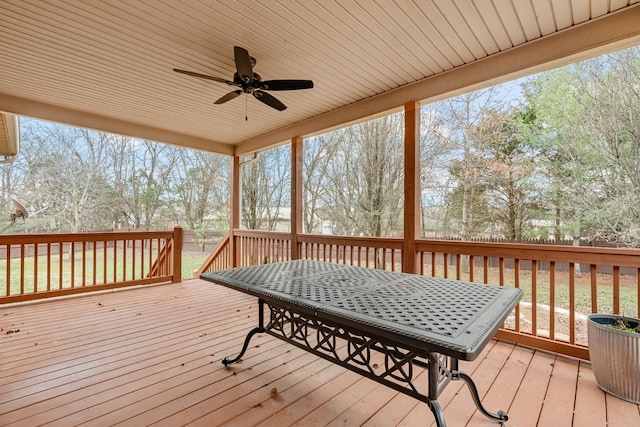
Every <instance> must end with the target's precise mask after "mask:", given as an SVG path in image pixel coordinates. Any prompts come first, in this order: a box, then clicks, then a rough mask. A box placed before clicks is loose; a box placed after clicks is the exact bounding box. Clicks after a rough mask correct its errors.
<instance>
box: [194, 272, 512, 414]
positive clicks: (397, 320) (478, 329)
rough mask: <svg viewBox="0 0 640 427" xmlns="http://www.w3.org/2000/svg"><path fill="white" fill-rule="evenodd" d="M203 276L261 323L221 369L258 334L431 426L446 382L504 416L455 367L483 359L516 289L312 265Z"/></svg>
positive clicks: (440, 412) (437, 411)
mask: <svg viewBox="0 0 640 427" xmlns="http://www.w3.org/2000/svg"><path fill="white" fill-rule="evenodd" d="M200 277H201V278H202V279H205V280H208V281H211V282H214V283H216V284H220V285H224V286H227V287H230V288H232V289H236V290H239V291H242V292H245V293H248V294H250V295H254V296H256V297H258V326H257V327H255V328H254V329H252V330H251V331H250V332H249V334H248V335H247V337H246V339H245V341H244V344H243V347H242V349H241V351H240V353H239V354H238V355H237V356H236V357H233V358H225V359H224V360H223V361H222V363H224V364H225V366H226V365H229V364H232V363H235V362H237V361H238V360H240V358H241V357H242V356H243V355H244V353H245V352H246V350H247V348H248V346H249V341H250V340H251V337H252V336H253V335H255V334H256V333H262V332H265V333H268V334H271V335H273V336H275V337H277V338H280V339H282V340H284V341H286V342H289V343H291V344H293V345H296V346H298V347H300V348H302V349H304V350H307V351H309V352H311V353H313V354H315V355H317V356H320V357H322V358H324V359H327V360H330V361H332V362H334V363H336V364H338V365H341V366H343V367H345V368H347V369H350V370H352V371H354V372H357V373H359V374H361V375H363V376H365V377H368V378H371V379H373V380H375V381H377V382H379V383H382V384H384V385H386V386H388V387H391V388H393V389H395V390H397V391H400V392H402V393H405V394H407V395H409V396H412V397H414V398H416V399H419V400H421V401H423V402H426V403H427V404H428V405H429V408H430V409H431V411H432V412H433V414H434V416H435V419H436V424H437V425H438V426H441V427H443V426H446V422H445V417H444V413H443V411H442V407H441V406H440V404H439V403H438V397H439V396H440V394H441V393H442V391H443V390H444V388H445V387H446V386H447V384H448V383H449V382H450V381H452V380H462V381H464V382H465V383H466V384H467V385H468V386H469V390H470V392H471V395H472V397H473V400H474V402H475V404H476V406H477V407H478V409H479V410H480V412H482V413H483V414H484V415H486V416H487V417H489V418H491V419H493V420H495V421H497V422H499V423H500V424H503V423H504V422H505V421H507V419H508V417H507V414H506V413H505V412H504V411H498V412H497V413H492V412H489V411H487V410H486V409H485V408H484V406H483V405H482V403H481V402H480V397H479V395H478V390H477V388H476V386H475V384H474V382H473V380H472V379H471V377H470V376H469V375H468V374H466V373H464V372H462V371H460V370H459V369H458V361H459V360H467V361H469V360H474V359H475V358H476V357H477V356H478V355H479V354H480V352H481V351H482V349H483V348H484V347H485V346H486V345H487V343H488V342H489V341H490V340H491V338H492V337H493V335H494V334H495V333H496V331H497V330H498V328H499V327H500V325H501V324H502V323H503V322H504V321H505V319H506V318H507V316H508V315H509V313H510V312H511V311H512V310H513V308H514V307H515V306H516V304H517V303H518V301H519V300H520V297H521V296H522V290H520V289H515V288H506V287H500V286H492V285H482V284H477V283H469V282H462V281H457V280H450V279H440V278H433V277H426V276H420V275H414V274H405V273H398V272H391V271H384V270H375V269H369V268H364V267H355V266H348V265H342V264H334V263H328V262H320V261H310V260H295V261H287V262H281V263H274V264H266V265H259V266H253V267H243V268H236V269H231V270H224V271H220V272H214V273H204V274H202V275H201V276H200ZM265 308H266V312H267V316H268V318H267V319H265ZM423 373H424V375H422V374H423Z"/></svg>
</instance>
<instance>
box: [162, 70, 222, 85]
mask: <svg viewBox="0 0 640 427" xmlns="http://www.w3.org/2000/svg"><path fill="white" fill-rule="evenodd" d="M173 71H175V72H176V73H182V74H186V75H187V76H193V77H199V78H201V79H207V80H213V81H214V82H219V83H227V84H230V85H232V84H234V83H233V82H230V81H229V80H227V79H223V78H221V77H214V76H209V75H207V74H200V73H195V72H193V71H186V70H179V69H177V68H174V69H173Z"/></svg>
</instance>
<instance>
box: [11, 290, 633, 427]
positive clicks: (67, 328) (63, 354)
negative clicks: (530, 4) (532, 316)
mask: <svg viewBox="0 0 640 427" xmlns="http://www.w3.org/2000/svg"><path fill="white" fill-rule="evenodd" d="M256 323H257V301H256V299H255V298H253V297H250V296H248V295H245V294H242V293H238V292H235V291H231V290H229V289H227V288H224V287H220V286H216V285H213V284H211V283H209V282H204V281H200V280H188V281H185V282H182V283H179V284H171V285H157V286H147V287H140V288H135V289H127V290H117V291H109V292H104V293H96V294H89V295H82V296H74V297H67V298H60V299H55V300H53V299H52V300H48V301H44V302H32V303H24V304H13V305H7V306H2V307H0V328H2V332H0V425H2V426H5V425H7V426H9V425H10V426H29V427H30V426H35V425H43V424H46V425H49V426H65V427H66V426H75V425H86V426H94V425H98V426H101V425H120V426H136V427H139V426H146V425H156V426H176V425H193V426H217V425H225V426H252V425H261V426H271V425H275V426H279V427H283V426H290V425H298V426H328V425H332V426H338V425H340V426H344V425H349V426H367V427H373V426H385V427H386V426H415V425H425V421H426V424H427V425H433V421H432V420H433V416H432V414H431V411H430V410H429V409H428V407H427V405H426V404H424V403H421V402H418V401H417V400H415V399H412V398H410V397H408V396H405V395H403V394H399V393H397V392H395V391H393V390H391V389H389V388H386V387H384V386H381V385H379V384H377V383H375V382H373V381H372V380H369V379H367V378H363V377H360V376H359V375H357V374H355V373H353V372H351V371H348V370H346V369H344V368H342V367H338V366H336V365H333V364H331V363H330V362H327V361H325V360H323V359H321V358H318V357H316V356H313V355H311V354H309V353H306V352H305V351H303V350H300V349H298V348H296V347H294V346H292V345H289V344H286V343H283V342H282V341H280V340H278V339H276V338H273V337H271V336H269V335H266V334H261V335H257V336H256V337H254V339H253V340H252V342H251V348H250V349H249V351H248V352H247V354H246V355H245V357H244V359H243V360H242V361H241V362H239V363H237V364H235V365H232V366H230V367H226V368H225V367H224V366H222V364H221V363H220V360H221V359H222V358H223V357H224V356H226V355H234V354H235V353H237V351H238V350H239V349H240V347H241V346H242V343H243V341H244V337H245V336H246V333H247V332H248V330H249V329H251V328H252V327H254V326H255V325H256ZM10 330H11V331H15V330H19V331H17V332H12V333H9V334H7V332H8V331H10ZM460 367H461V369H463V370H464V371H466V372H468V373H470V374H471V375H472V377H473V378H474V380H475V381H476V384H477V385H478V388H479V391H480V395H481V397H482V398H483V401H484V402H485V404H486V406H487V408H488V409H489V410H491V411H495V410H497V409H499V408H502V409H505V410H508V412H509V416H510V420H509V422H508V423H507V424H506V425H507V426H518V427H522V426H525V427H526V426H551V425H553V426H583V425H594V426H599V425H602V426H605V425H608V427H627V426H632V425H633V426H636V425H640V408H639V406H638V405H635V404H632V403H629V402H624V401H622V400H620V399H616V398H614V397H611V396H608V395H605V394H604V393H603V392H602V391H601V390H600V389H599V388H598V387H597V385H596V384H595V380H594V378H593V373H592V371H591V368H590V365H589V363H585V362H579V361H577V360H574V359H570V358H566V357H562V356H557V355H554V354H550V353H545V352H542V351H536V350H532V349H529V348H525V347H521V346H517V345H513V344H509V343H505V342H500V341H492V342H491V343H490V344H489V345H488V346H487V348H486V349H485V350H484V351H483V353H482V354H481V355H480V357H478V358H477V359H476V360H475V361H472V362H461V365H460ZM417 380H418V381H419V380H420V378H418V379H417ZM440 403H441V405H442V406H443V408H444V412H445V416H446V418H447V421H448V424H449V425H451V426H458V425H466V426H470V427H471V426H490V425H497V424H495V423H493V422H491V421H490V420H488V419H486V418H485V417H484V416H482V415H481V414H479V413H478V411H477V410H476V408H475V405H474V404H473V402H472V399H471V396H470V394H469V392H468V390H467V388H466V386H465V385H464V384H463V383H462V382H458V381H455V382H452V383H451V384H450V385H449V386H448V387H447V389H446V390H445V391H444V393H443V395H442V396H441V398H440Z"/></svg>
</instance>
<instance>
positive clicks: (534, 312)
mask: <svg viewBox="0 0 640 427" xmlns="http://www.w3.org/2000/svg"><path fill="white" fill-rule="evenodd" d="M531 333H532V334H533V335H534V336H536V335H538V261H537V260H535V259H533V260H531Z"/></svg>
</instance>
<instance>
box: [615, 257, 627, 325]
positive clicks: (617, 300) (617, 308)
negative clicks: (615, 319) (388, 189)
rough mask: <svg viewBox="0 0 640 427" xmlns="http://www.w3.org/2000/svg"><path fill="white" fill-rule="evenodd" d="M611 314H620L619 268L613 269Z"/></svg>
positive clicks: (616, 266)
mask: <svg viewBox="0 0 640 427" xmlns="http://www.w3.org/2000/svg"><path fill="white" fill-rule="evenodd" d="M613 312H614V313H617V314H625V313H620V266H618V265H615V266H614V267H613Z"/></svg>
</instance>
